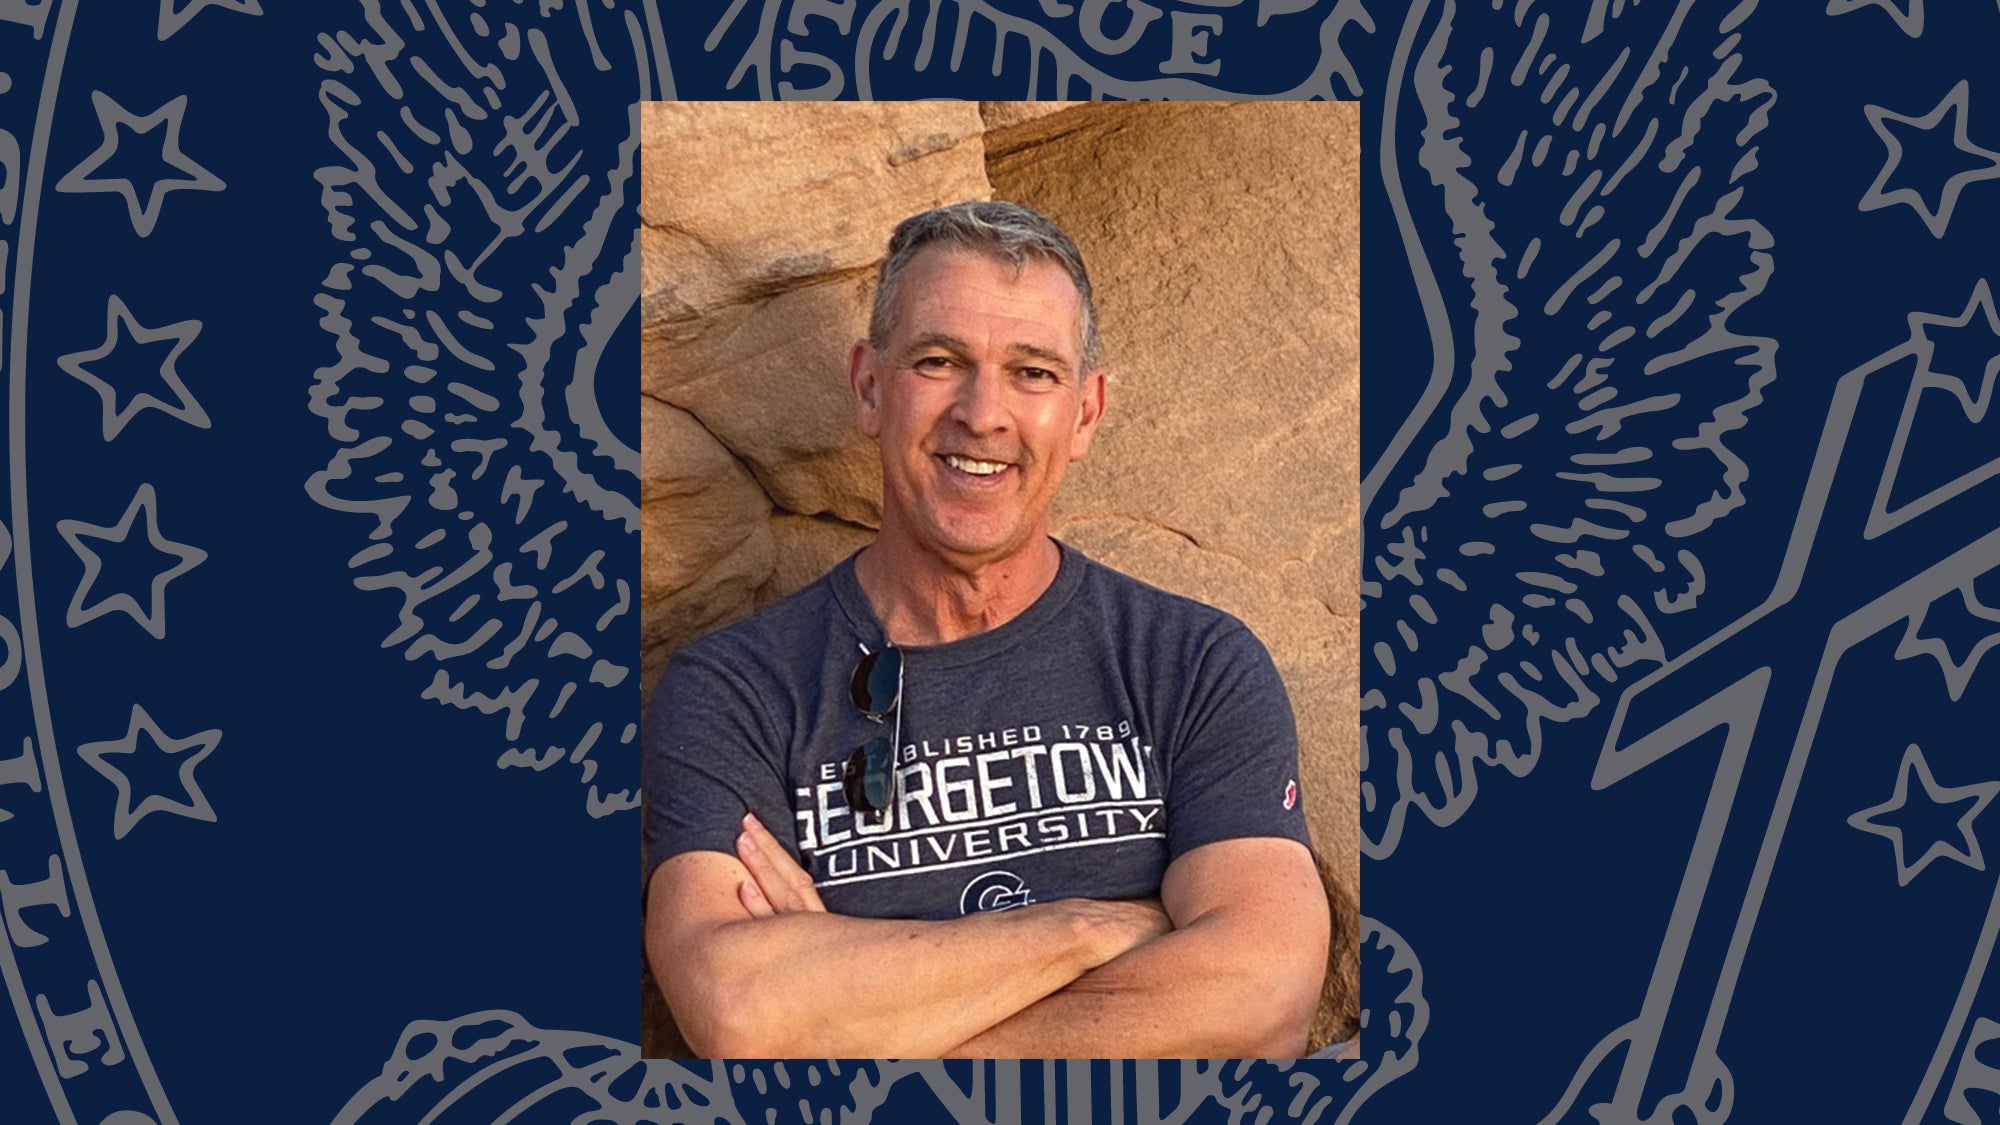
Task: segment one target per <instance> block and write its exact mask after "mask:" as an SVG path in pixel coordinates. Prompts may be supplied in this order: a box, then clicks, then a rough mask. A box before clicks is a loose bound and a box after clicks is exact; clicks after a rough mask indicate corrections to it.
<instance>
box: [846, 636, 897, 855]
mask: <svg viewBox="0 0 2000 1125" xmlns="http://www.w3.org/2000/svg"><path fill="white" fill-rule="evenodd" d="M862 652H863V653H864V655H863V656H862V657H861V663H860V664H858V665H856V666H855V668H854V675H853V676H852V677H850V678H849V681H848V690H849V691H850V692H851V693H852V694H853V697H854V705H855V706H856V707H858V708H860V709H861V713H862V714H863V715H865V716H867V717H868V719H869V720H870V721H871V722H875V723H889V722H890V716H892V715H893V716H894V722H893V723H892V724H891V726H890V734H889V735H888V736H887V737H882V736H877V737H875V738H871V739H869V740H868V742H867V744H866V745H864V746H861V747H860V748H858V749H856V750H855V751H854V753H852V754H850V755H848V757H847V769H846V771H845V773H844V775H843V781H844V782H845V783H846V789H847V803H848V805H849V806H850V807H852V808H855V809H860V810H862V811H864V812H871V813H874V814H876V815H877V816H882V815H884V814H886V813H887V812H888V811H889V805H890V803H891V802H892V801H894V800H895V797H896V747H897V746H899V745H901V744H902V738H903V708H902V703H903V654H902V653H901V652H899V651H897V649H896V646H895V645H892V644H888V643H887V642H884V643H883V645H882V647H881V648H880V649H878V650H876V651H874V652H869V651H868V650H867V648H866V647H865V646H864V647H863V649H862Z"/></svg>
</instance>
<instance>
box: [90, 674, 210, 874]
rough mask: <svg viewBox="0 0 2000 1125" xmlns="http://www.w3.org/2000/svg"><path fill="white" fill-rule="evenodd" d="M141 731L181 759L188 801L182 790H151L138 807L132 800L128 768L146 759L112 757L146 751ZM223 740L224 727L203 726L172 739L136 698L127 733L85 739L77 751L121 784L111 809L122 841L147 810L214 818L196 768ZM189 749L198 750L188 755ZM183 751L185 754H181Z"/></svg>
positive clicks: (156, 745) (159, 747)
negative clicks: (103, 739)
mask: <svg viewBox="0 0 2000 1125" xmlns="http://www.w3.org/2000/svg"><path fill="white" fill-rule="evenodd" d="M140 731H144V732H146V738H147V741H149V742H150V743H151V744H152V747H153V749H154V750H156V751H158V752H159V753H161V754H167V755H172V756H175V757H177V758H178V760H179V762H180V769H179V771H178V775H179V778H180V787H181V789H182V790H184V791H185V796H186V797H187V800H185V801H183V800H180V799H179V795H172V796H170V795H168V794H166V793H147V794H145V795H144V796H143V797H142V798H141V799H140V801H139V803H138V805H137V806H134V805H133V803H132V790H133V785H132V779H131V777H130V776H128V775H127V773H126V770H127V769H130V768H131V767H133V766H135V765H139V764H141V763H142V761H143V759H142V758H129V759H125V761H124V762H123V764H122V765H121V764H120V763H119V762H114V761H112V760H111V759H112V757H113V756H114V755H117V756H121V757H122V756H123V755H126V754H141V753H143V752H142V751H141V749H140V745H139V732H140ZM221 741H222V731H220V730H205V731H202V732H201V733H199V734H191V735H188V736H187V737H186V738H168V737H167V734H166V732H165V731H163V730H161V729H160V724H158V723H156V722H154V721H153V717H152V716H151V715H148V714H147V713H146V709H145V708H144V707H141V706H139V705H138V704H137V703H134V704H133V705H132V721H131V723H130V724H129V725H128V726H127V727H126V728H125V737H123V738H116V739H112V740H111V741H109V742H86V743H84V744H83V745H82V746H79V747H77V748H76V753H77V756H78V757H80V758H82V759H83V760H84V761H86V762H88V763H90V768H92V769H94V770H96V771H97V772H98V773H101V774H103V775H104V777H105V780H107V781H109V782H111V784H113V785H115V786H117V787H118V807H117V809H116V810H114V811H113V813H112V817H111V835H112V837H113V838H115V839H119V840H123V839H124V838H125V834H126V833H127V832H130V831H132V826H133V825H135V824H137V823H139V821H140V820H142V819H144V818H145V816H146V814H148V813H156V812H171V813H179V814H180V815H182V816H184V817H187V818H188V819H189V820H205V821H207V822H209V823H210V824H213V823H215V807H214V806H212V805H210V804H209V803H208V795H207V794H205V793H203V792H202V791H201V786H199V785H197V784H195V780H194V768H195V767H196V766H198V765H200V764H201V762H202V759H204V758H206V757H208V756H209V754H211V753H213V752H214V750H215V747H216V744H217V743H219V742H221ZM189 750H193V751H194V752H193V753H191V754H187V752H188V751H189ZM182 754H187V756H186V757H179V755H182Z"/></svg>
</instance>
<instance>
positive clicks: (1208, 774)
mask: <svg viewBox="0 0 2000 1125" xmlns="http://www.w3.org/2000/svg"><path fill="white" fill-rule="evenodd" d="M1170 765H1171V773H1170V776H1169V778H1168V789H1167V809H1168V813H1167V856H1168V859H1169V861H1172V860H1175V859H1179V858H1180V857H1181V856H1182V855H1184V854H1186V853H1187V852H1190V851H1192V850H1194V849H1195V848H1198V847H1201V846H1202V845H1203V844H1212V843H1215V842H1216V841H1218V840H1232V839H1237V838H1240V837H1248V836H1280V837H1284V838H1286V839H1290V840H1297V841H1298V842H1299V843H1301V844H1304V845H1306V847H1308V848H1310V847H1312V838H1311V837H1310V835H1308V833H1307V830H1306V817H1305V800H1304V795H1303V794H1302V793H1301V792H1300V788H1299V746H1298V731H1297V727H1296V726H1295V724H1294V723H1293V720H1292V704H1291V699H1290V697H1288V696H1287V695H1286V694H1285V685H1284V682H1283V681H1282V680H1280V679H1279V678H1278V669H1277V667H1276V666H1275V665H1273V664H1272V663H1271V654H1270V653H1269V652H1267V651H1266V650H1265V648H1264V645H1263V643H1262V642H1261V641H1259V640H1258V639H1257V638H1256V636H1255V635H1254V634H1252V633H1251V632H1250V630H1248V629H1247V628H1244V627H1243V626H1242V625H1241V624H1237V623H1234V622H1232V623H1231V627H1230V628H1229V629H1227V631H1225V632H1223V633H1222V634H1220V635H1219V636H1217V637H1216V639H1215V640H1214V641H1213V642H1212V643H1211V644H1210V645H1209V647H1208V649H1207V650H1206V652H1204V653H1203V654H1202V657H1201V659H1200V661H1199V663H1198V664H1197V665H1196V668H1195V678H1194V682H1193V684H1192V685H1191V686H1190V690H1189V694H1188V703H1187V709H1186V710H1185V712H1184V713H1183V719H1182V722H1181V725H1180V729H1179V730H1178V731H1177V732H1176V737H1175V739H1174V743H1173V757H1172V758H1171V759H1170Z"/></svg>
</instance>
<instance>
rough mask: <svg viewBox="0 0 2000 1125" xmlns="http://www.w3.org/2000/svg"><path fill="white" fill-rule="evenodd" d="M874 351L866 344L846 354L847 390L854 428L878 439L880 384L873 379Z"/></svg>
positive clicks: (874, 373)
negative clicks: (852, 408) (849, 395)
mask: <svg viewBox="0 0 2000 1125" xmlns="http://www.w3.org/2000/svg"><path fill="white" fill-rule="evenodd" d="M875 366H876V365H875V349H874V348H872V347H869V346H868V341H866V340H856V341H854V346H853V347H852V348H849V349H848V351H847V389H848V392H849V393H850V394H852V395H853V396H854V424H855V425H857V426H860V427H861V432H862V433H864V434H867V435H868V436H869V437H871V438H879V437H881V436H882V383H881V380H880V379H879V378H878V377H877V375H876V370H875Z"/></svg>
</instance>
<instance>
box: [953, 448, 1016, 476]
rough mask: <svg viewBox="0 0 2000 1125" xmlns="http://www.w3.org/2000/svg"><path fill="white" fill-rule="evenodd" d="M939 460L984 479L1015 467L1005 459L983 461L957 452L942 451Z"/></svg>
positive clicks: (964, 472)
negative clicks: (962, 455)
mask: <svg viewBox="0 0 2000 1125" xmlns="http://www.w3.org/2000/svg"><path fill="white" fill-rule="evenodd" d="M938 460H940V461H943V462H944V463H945V464H946V465H949V466H950V467H951V468H952V469H954V470H956V471H957V472H960V473H963V474H965V475H966V476H969V477H977V478H980V479H984V480H991V479H993V478H994V477H998V476H1000V475H1001V474H1002V473H1005V472H1006V471H1007V470H1008V469H1011V468H1013V466H1012V465H1010V464H1008V463H1007V462H1005V461H981V460H979V459H977V458H973V457H961V456H959V455H958V454H956V453H941V454H939V455H938Z"/></svg>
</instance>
